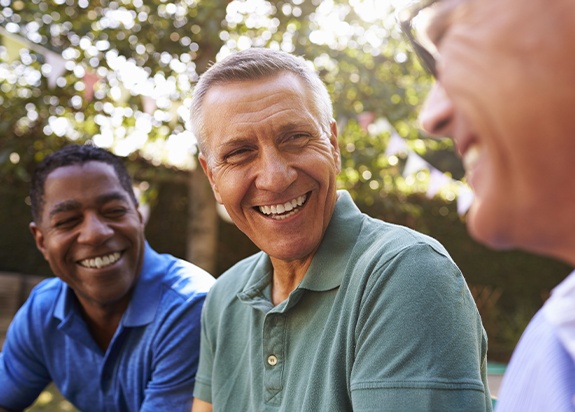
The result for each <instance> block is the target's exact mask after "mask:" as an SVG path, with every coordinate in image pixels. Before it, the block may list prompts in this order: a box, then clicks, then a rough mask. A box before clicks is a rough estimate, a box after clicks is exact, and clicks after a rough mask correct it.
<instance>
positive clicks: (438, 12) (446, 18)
mask: <svg viewBox="0 0 575 412" xmlns="http://www.w3.org/2000/svg"><path fill="white" fill-rule="evenodd" d="M460 4H461V2H457V1H438V2H437V3H434V4H433V5H432V9H433V10H430V12H431V13H430V15H429V16H428V18H427V19H426V21H425V31H424V33H425V35H426V36H427V39H428V40H429V41H430V42H431V43H433V44H434V45H438V44H439V42H441V39H442V38H443V35H444V34H445V32H446V31H447V29H448V28H449V27H450V26H451V22H452V19H453V14H454V12H455V10H456V9H457V7H458V6H459V5H460Z"/></svg>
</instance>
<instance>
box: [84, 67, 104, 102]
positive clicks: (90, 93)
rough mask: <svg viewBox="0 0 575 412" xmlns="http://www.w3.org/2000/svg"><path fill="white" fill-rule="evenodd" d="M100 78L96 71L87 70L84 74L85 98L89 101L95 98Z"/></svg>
mask: <svg viewBox="0 0 575 412" xmlns="http://www.w3.org/2000/svg"><path fill="white" fill-rule="evenodd" d="M99 80H100V76H98V73H96V72H94V71H87V72H86V73H85V74H84V87H85V88H84V98H85V99H86V101H87V102H89V101H91V100H92V99H93V98H94V90H95V88H96V83H98V81H99Z"/></svg>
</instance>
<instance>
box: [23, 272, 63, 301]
mask: <svg viewBox="0 0 575 412" xmlns="http://www.w3.org/2000/svg"><path fill="white" fill-rule="evenodd" d="M63 285H64V282H63V281H62V280H61V279H60V278H57V277H51V278H47V279H44V280H42V281H41V282H40V283H38V284H37V285H36V286H34V288H33V289H32V291H31V292H30V296H29V297H28V300H30V301H32V302H34V305H49V306H52V305H53V304H54V302H55V301H56V299H57V298H58V296H59V294H60V291H61V290H62V287H63Z"/></svg>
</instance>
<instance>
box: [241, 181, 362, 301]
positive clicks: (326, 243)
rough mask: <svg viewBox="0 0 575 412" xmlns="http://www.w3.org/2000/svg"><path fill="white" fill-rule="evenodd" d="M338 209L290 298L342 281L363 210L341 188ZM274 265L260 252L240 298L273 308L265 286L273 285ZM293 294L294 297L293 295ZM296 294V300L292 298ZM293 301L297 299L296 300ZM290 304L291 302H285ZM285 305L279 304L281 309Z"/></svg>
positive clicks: (333, 285) (325, 289) (319, 290)
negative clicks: (344, 266) (302, 292)
mask: <svg viewBox="0 0 575 412" xmlns="http://www.w3.org/2000/svg"><path fill="white" fill-rule="evenodd" d="M337 193H338V199H337V202H336V204H335V209H334V212H333V215H332V218H331V220H330V222H329V225H328V227H327V229H326V232H325V234H324V237H323V239H322V242H321V245H320V247H319V248H318V250H317V252H316V254H315V256H314V257H313V260H312V263H311V264H310V267H309V268H308V270H307V273H306V275H305V277H304V278H303V280H302V282H301V283H300V284H299V286H298V287H297V288H296V289H295V290H294V291H293V292H292V293H291V295H290V298H288V301H291V300H297V297H298V296H299V294H300V293H301V289H306V290H312V291H317V292H323V291H328V290H332V289H335V288H337V287H339V286H340V285H341V283H342V280H343V276H344V273H345V270H344V269H343V267H342V265H345V264H347V262H348V261H349V257H350V256H351V253H352V251H353V248H354V247H355V241H354V239H356V238H357V236H358V233H359V231H360V229H361V224H362V219H361V218H360V216H361V212H360V210H359V209H358V208H357V206H356V205H355V204H354V203H353V200H352V198H351V196H350V194H349V193H348V192H347V191H344V190H340V191H338V192H337ZM272 272H273V267H272V265H271V261H270V258H269V256H268V255H267V254H265V253H263V252H260V257H259V259H258V260H257V261H256V263H255V266H254V268H253V272H252V275H251V276H250V278H249V280H248V282H247V283H246V285H245V287H244V288H243V290H242V291H241V292H240V293H238V298H239V299H240V300H242V301H244V302H246V303H249V304H251V305H252V306H254V307H258V308H259V309H261V310H264V311H267V310H270V309H271V307H272V306H270V305H271V304H270V302H269V300H268V299H267V298H266V296H265V289H266V288H267V287H269V285H270V283H271V279H272ZM292 295H293V296H292ZM292 297H293V299H292ZM292 304H293V302H292ZM283 305H287V306H288V307H289V306H290V302H287V301H286V302H283ZM280 307H282V304H280V305H279V307H278V309H279V308H280Z"/></svg>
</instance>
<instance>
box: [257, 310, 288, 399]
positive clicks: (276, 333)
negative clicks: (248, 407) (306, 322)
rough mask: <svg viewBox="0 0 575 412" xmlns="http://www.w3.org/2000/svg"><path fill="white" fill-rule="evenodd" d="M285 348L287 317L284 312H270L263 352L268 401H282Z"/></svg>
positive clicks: (265, 329) (265, 330) (264, 331)
mask: <svg viewBox="0 0 575 412" xmlns="http://www.w3.org/2000/svg"><path fill="white" fill-rule="evenodd" d="M284 348H285V317H284V315H282V314H277V313H268V314H267V315H266V319H265V321H264V330H263V354H262V355H263V361H264V389H265V391H264V394H265V402H266V403H270V404H279V403H280V402H281V398H282V396H281V391H282V389H283V382H282V375H283V365H284V362H285V353H284Z"/></svg>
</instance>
